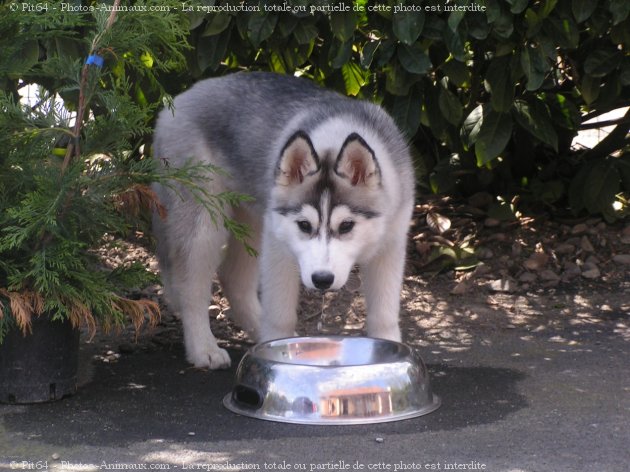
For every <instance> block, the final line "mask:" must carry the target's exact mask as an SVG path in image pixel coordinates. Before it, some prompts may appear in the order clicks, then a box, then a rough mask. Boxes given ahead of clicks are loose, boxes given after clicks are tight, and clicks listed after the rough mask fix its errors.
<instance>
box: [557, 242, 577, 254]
mask: <svg viewBox="0 0 630 472" xmlns="http://www.w3.org/2000/svg"><path fill="white" fill-rule="evenodd" d="M574 251H575V246H574V245H573V244H567V243H560V244H558V245H557V246H556V253H557V254H573V252H574Z"/></svg>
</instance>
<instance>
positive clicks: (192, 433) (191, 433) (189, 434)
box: [188, 431, 196, 436]
mask: <svg viewBox="0 0 630 472" xmlns="http://www.w3.org/2000/svg"><path fill="white" fill-rule="evenodd" d="M195 434H196V433H195V432H194V431H190V432H189V433H188V436H194V435H195Z"/></svg>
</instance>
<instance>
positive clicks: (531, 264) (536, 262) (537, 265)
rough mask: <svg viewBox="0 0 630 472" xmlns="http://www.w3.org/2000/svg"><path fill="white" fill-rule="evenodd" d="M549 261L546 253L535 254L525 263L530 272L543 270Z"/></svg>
mask: <svg viewBox="0 0 630 472" xmlns="http://www.w3.org/2000/svg"><path fill="white" fill-rule="evenodd" d="M548 261H549V256H548V255H547V254H545V253H544V252H535V253H534V254H532V255H531V256H529V258H528V259H527V260H526V261H525V262H524V263H523V266H525V268H526V269H528V270H536V271H537V270H541V269H542V268H543V267H544V266H545V265H546V264H547V262H548Z"/></svg>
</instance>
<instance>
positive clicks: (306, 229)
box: [297, 220, 313, 234]
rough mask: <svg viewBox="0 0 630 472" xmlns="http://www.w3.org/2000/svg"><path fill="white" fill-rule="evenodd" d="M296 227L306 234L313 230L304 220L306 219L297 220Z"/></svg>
mask: <svg viewBox="0 0 630 472" xmlns="http://www.w3.org/2000/svg"><path fill="white" fill-rule="evenodd" d="M297 225H298V228H300V231H302V232H303V233H306V234H311V231H313V227H312V226H311V224H310V223H309V222H308V221H306V220H300V221H298V222H297Z"/></svg>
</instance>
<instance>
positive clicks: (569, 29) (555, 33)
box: [543, 17, 580, 49]
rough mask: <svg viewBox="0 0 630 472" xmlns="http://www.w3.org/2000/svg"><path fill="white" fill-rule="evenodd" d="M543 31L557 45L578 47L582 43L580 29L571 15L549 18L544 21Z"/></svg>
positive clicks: (571, 47) (570, 47) (567, 47)
mask: <svg viewBox="0 0 630 472" xmlns="http://www.w3.org/2000/svg"><path fill="white" fill-rule="evenodd" d="M543 31H544V32H545V34H547V35H548V36H549V37H550V38H552V39H553V41H554V42H555V43H556V46H557V47H561V48H566V49H576V48H577V47H578V45H579V44H580V29H579V28H578V25H577V23H576V22H575V21H574V20H573V18H571V17H565V18H562V19H560V18H554V17H551V18H548V19H547V20H546V21H545V22H544V23H543Z"/></svg>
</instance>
